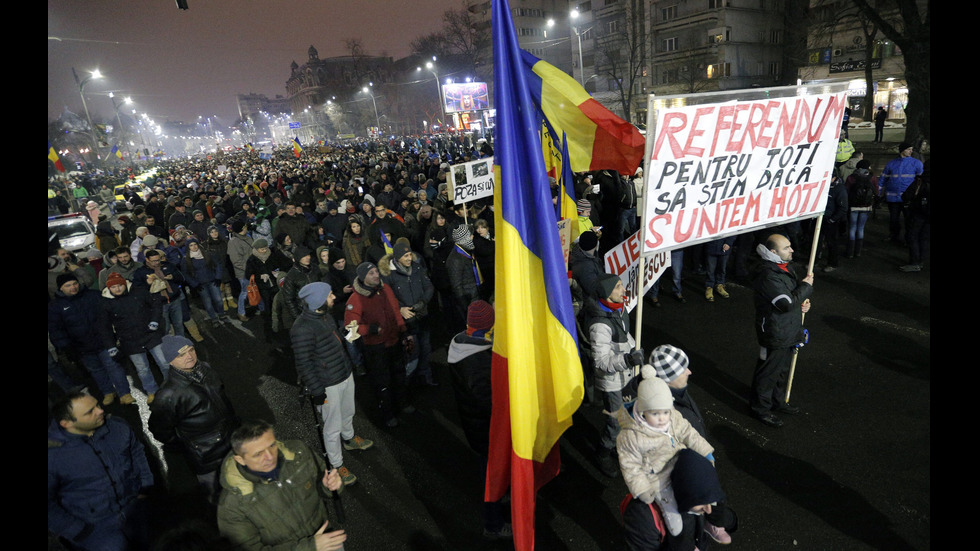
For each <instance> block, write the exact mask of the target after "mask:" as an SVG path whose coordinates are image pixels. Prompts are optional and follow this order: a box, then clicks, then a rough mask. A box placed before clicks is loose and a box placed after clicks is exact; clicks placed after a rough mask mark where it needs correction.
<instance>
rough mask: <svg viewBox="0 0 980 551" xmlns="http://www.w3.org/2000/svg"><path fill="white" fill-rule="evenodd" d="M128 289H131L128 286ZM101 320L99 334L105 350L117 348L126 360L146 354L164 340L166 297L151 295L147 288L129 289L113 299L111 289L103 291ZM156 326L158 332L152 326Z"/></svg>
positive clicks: (157, 294) (158, 294)
mask: <svg viewBox="0 0 980 551" xmlns="http://www.w3.org/2000/svg"><path fill="white" fill-rule="evenodd" d="M127 287H129V286H127ZM101 305H102V309H103V311H104V313H105V315H104V316H103V318H102V327H101V328H100V333H101V335H102V338H103V347H104V348H105V349H109V348H112V347H114V346H117V344H116V342H117V341H118V348H119V351H120V352H122V353H123V354H124V355H126V356H131V355H133V354H139V353H146V352H148V351H149V350H150V349H151V348H154V347H155V346H157V345H159V344H160V343H161V342H162V339H163V331H164V329H165V324H164V323H163V297H162V296H160V293H152V294H151V293H150V291H149V289H148V288H146V287H137V288H136V289H135V290H131V289H127V290H126V292H125V293H123V294H122V295H120V296H118V297H117V296H113V294H112V293H111V292H110V291H109V289H108V288H105V289H103V290H102V300H101ZM154 321H155V322H156V323H157V329H156V330H155V331H153V330H150V328H149V325H150V323H151V322H154Z"/></svg>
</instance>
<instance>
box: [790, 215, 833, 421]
mask: <svg viewBox="0 0 980 551" xmlns="http://www.w3.org/2000/svg"><path fill="white" fill-rule="evenodd" d="M822 225H823V214H821V215H820V216H818V217H817V226H816V227H815V228H814V229H813V244H812V245H810V262H809V264H808V265H807V267H806V273H807V274H812V273H813V265H814V264H815V263H816V261H817V248H818V247H819V245H820V227H821V226H822ZM807 300H809V299H807ZM803 320H806V312H803V313H802V314H801V321H800V323H801V324H802V322H803ZM799 353H800V349H799V348H794V349H793V361H792V362H790V364H789V379H788V380H787V381H786V399H785V400H784V402H785V403H787V404H788V403H789V394H790V392H791V391H792V390H793V374H794V372H795V371H796V357H797V356H798V355H799Z"/></svg>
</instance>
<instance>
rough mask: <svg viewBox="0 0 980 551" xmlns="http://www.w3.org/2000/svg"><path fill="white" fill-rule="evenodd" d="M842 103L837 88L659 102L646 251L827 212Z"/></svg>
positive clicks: (647, 190)
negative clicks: (744, 97) (707, 100)
mask: <svg viewBox="0 0 980 551" xmlns="http://www.w3.org/2000/svg"><path fill="white" fill-rule="evenodd" d="M653 101H654V100H653V99H652V98H651V105H652V104H653ZM845 107H846V96H845V94H844V92H839V93H830V94H813V95H797V96H787V97H771V98H765V97H764V98H761V99H754V100H747V101H729V102H723V103H703V104H697V105H687V106H684V107H670V108H660V109H657V110H656V130H655V132H656V134H655V136H654V137H653V142H652V144H650V145H648V153H647V154H648V158H647V165H648V166H647V168H646V169H645V170H644V177H645V181H644V196H645V198H646V201H645V205H646V208H645V210H644V212H643V227H644V229H645V230H646V233H645V234H644V238H643V250H642V254H644V255H647V254H650V253H652V252H653V251H658V252H659V251H669V250H671V249H677V248H680V247H686V246H688V245H693V244H696V243H703V242H706V241H712V240H715V239H718V238H720V237H724V236H726V235H733V234H737V233H744V232H746V231H750V230H752V229H758V228H761V227H765V226H772V225H776V224H780V223H784V222H791V221H793V220H798V219H801V218H808V217H812V216H817V215H819V214H822V213H823V211H824V207H825V205H826V202H827V190H828V189H829V187H830V178H831V173H832V170H833V168H834V157H835V155H836V151H837V140H838V136H839V135H840V130H841V120H842V119H843V116H844V108H845ZM652 111H653V110H652V109H651V116H650V118H651V119H653V118H654V115H653V112H652Z"/></svg>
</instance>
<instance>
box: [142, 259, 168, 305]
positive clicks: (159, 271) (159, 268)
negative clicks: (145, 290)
mask: <svg viewBox="0 0 980 551" xmlns="http://www.w3.org/2000/svg"><path fill="white" fill-rule="evenodd" d="M147 268H149V266H147ZM151 269H152V268H151ZM153 273H154V274H156V276H157V281H162V282H163V283H164V284H166V286H167V296H168V297H169V296H170V295H172V294H174V288H173V287H171V286H170V280H169V279H167V278H166V277H165V276H164V275H163V263H162V262H161V263H160V265H159V266H157V267H156V269H154V270H153Z"/></svg>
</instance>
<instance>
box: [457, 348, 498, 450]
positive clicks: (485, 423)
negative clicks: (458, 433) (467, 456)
mask: <svg viewBox="0 0 980 551" xmlns="http://www.w3.org/2000/svg"><path fill="white" fill-rule="evenodd" d="M492 348H493V343H491V342H489V341H487V340H485V339H483V338H477V337H470V336H467V335H466V333H465V332H463V333H459V334H457V335H456V336H455V337H453V340H452V341H450V343H449V352H448V355H447V362H448V363H449V370H450V372H451V373H452V377H453V391H454V392H455V395H456V408H457V410H458V411H459V420H460V426H461V427H462V429H463V434H465V435H466V441H467V442H468V443H469V445H470V448H472V449H473V451H475V452H476V453H478V454H480V455H481V456H483V457H486V456H487V451H488V449H489V447H490V413H491V410H492V404H493V402H492V399H491V392H490V391H491V383H490V364H491V358H492V352H491V350H492Z"/></svg>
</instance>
